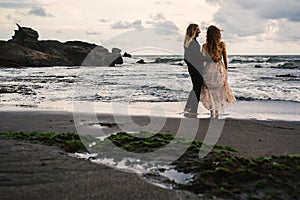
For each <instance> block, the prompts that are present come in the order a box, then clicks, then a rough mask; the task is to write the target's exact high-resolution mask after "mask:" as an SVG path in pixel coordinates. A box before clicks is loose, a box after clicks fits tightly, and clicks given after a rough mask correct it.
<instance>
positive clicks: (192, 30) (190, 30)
mask: <svg viewBox="0 0 300 200" xmlns="http://www.w3.org/2000/svg"><path fill="white" fill-rule="evenodd" d="M198 27H199V25H198V24H190V25H189V26H188V27H187V29H186V33H185V38H184V47H186V48H187V47H188V46H189V45H190V43H191V41H192V40H193V38H195V36H196V34H197V31H196V30H197V28H198Z"/></svg>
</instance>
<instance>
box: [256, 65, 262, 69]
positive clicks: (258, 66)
mask: <svg viewBox="0 0 300 200" xmlns="http://www.w3.org/2000/svg"><path fill="white" fill-rule="evenodd" d="M254 67H255V68H262V66H261V65H255V66H254Z"/></svg>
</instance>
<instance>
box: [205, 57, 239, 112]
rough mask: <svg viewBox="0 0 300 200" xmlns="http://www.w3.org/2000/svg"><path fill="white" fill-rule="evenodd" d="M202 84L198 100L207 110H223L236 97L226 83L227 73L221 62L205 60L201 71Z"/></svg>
mask: <svg viewBox="0 0 300 200" xmlns="http://www.w3.org/2000/svg"><path fill="white" fill-rule="evenodd" d="M202 76H203V80H204V85H203V87H202V89H201V95H200V101H201V103H202V104H203V106H204V107H205V108H206V109H208V110H218V111H220V112H224V109H225V108H226V107H228V106H229V105H230V104H231V103H232V102H234V101H235V100H236V99H235V97H234V95H233V92H232V90H231V88H230V86H229V84H228V73H227V70H226V69H225V66H224V64H223V62H222V61H221V60H220V61H218V62H213V61H212V62H206V63H205V64H204V69H203V72H202Z"/></svg>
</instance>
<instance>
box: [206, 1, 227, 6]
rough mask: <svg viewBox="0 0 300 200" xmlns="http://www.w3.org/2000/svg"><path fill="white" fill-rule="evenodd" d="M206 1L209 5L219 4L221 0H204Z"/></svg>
mask: <svg viewBox="0 0 300 200" xmlns="http://www.w3.org/2000/svg"><path fill="white" fill-rule="evenodd" d="M206 3H208V4H209V5H213V6H215V5H220V4H222V3H223V0H206Z"/></svg>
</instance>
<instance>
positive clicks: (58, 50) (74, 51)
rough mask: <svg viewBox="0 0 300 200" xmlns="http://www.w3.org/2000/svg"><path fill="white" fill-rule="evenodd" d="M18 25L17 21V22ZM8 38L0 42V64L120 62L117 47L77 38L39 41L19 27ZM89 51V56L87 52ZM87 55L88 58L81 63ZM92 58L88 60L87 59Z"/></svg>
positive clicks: (107, 63) (109, 64)
mask: <svg viewBox="0 0 300 200" xmlns="http://www.w3.org/2000/svg"><path fill="white" fill-rule="evenodd" d="M17 25H18V24H17ZM18 27H19V29H18V30H15V35H14V36H13V37H12V39H11V40H9V41H0V66H3V67H20V66H29V67H43V66H80V65H82V64H84V65H92V66H114V65H115V64H123V59H122V56H121V53H120V52H121V50H120V49H117V48H113V49H112V53H110V52H109V51H108V50H107V49H106V48H104V47H102V46H97V45H95V44H90V43H87V42H81V41H68V42H65V43H62V42H59V41H56V40H42V41H39V40H38V37H39V34H38V32H37V31H35V30H33V29H31V28H27V27H21V26H19V25H18ZM90 53H91V54H92V56H91V55H90ZM87 56H88V58H89V59H88V61H87V62H84V63H83V61H85V59H86V58H87ZM90 57H92V59H90Z"/></svg>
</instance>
